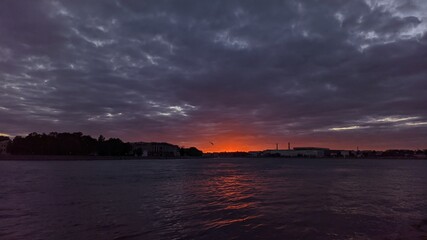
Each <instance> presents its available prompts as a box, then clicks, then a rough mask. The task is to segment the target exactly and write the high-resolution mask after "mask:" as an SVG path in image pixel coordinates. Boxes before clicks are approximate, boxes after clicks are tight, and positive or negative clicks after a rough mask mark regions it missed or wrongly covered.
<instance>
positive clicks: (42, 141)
mask: <svg viewBox="0 0 427 240" xmlns="http://www.w3.org/2000/svg"><path fill="white" fill-rule="evenodd" d="M130 150H131V145H130V144H129V143H124V142H123V141H122V140H120V139H118V138H110V139H108V140H106V139H105V138H104V137H103V136H102V135H101V136H99V138H98V139H95V138H92V137H91V136H88V135H83V133H81V132H75V133H57V132H51V133H49V134H45V133H43V134H39V133H35V132H34V133H31V134H29V135H28V136H26V137H20V136H17V137H15V138H14V139H13V140H12V141H11V142H10V143H9V146H8V152H9V153H11V154H14V155H18V154H19V155H74V156H79V155H80V156H81V155H99V156H125V155H128V154H129V152H130Z"/></svg>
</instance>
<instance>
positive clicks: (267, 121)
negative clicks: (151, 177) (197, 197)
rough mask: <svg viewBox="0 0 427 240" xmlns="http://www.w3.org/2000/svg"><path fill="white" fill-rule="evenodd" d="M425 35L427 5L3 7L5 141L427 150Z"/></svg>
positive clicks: (7, 0)
mask: <svg viewBox="0 0 427 240" xmlns="http://www.w3.org/2000/svg"><path fill="white" fill-rule="evenodd" d="M426 33H427V1H424V0H352V1H327V2H323V1H313V0H301V1H267V2H265V1H244V0H240V1H237V0H235V1H233V0H231V1H230V0H227V1H226V0H224V1H215V0H213V1H197V0H193V1H190V0H189V1H158V0H156V1H138V0H126V1H125V0H106V1H83V0H73V1H64V0H62V1H60V0H55V1H53V0H41V1H24V0H4V1H1V2H0V34H1V38H0V135H10V136H15V135H26V134H28V133H31V132H39V133H40V132H46V133H48V132H52V131H57V132H76V131H80V132H83V133H85V134H89V135H92V136H98V135H100V134H103V135H104V136H106V137H119V138H121V139H123V140H125V141H165V142H171V143H174V144H178V145H180V146H195V147H197V148H199V149H201V150H203V151H205V152H213V151H239V150H241V151H248V150H263V149H272V148H275V144H276V143H279V144H280V145H281V146H282V148H287V143H288V142H291V143H292V147H297V146H314V147H330V148H335V149H356V147H359V148H360V149H377V150H384V149H392V148H409V149H425V148H427V60H426V59H427V34H426ZM211 143H213V144H211Z"/></svg>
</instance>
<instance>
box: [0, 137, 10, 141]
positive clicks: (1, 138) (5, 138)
mask: <svg viewBox="0 0 427 240" xmlns="http://www.w3.org/2000/svg"><path fill="white" fill-rule="evenodd" d="M1 141H10V138H9V137H6V136H0V142H1Z"/></svg>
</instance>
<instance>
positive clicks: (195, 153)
mask: <svg viewBox="0 0 427 240" xmlns="http://www.w3.org/2000/svg"><path fill="white" fill-rule="evenodd" d="M179 151H180V154H181V156H188V157H201V156H203V152H202V151H200V150H199V149H197V148H195V147H190V148H180V149H179Z"/></svg>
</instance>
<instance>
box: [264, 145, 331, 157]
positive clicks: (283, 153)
mask: <svg viewBox="0 0 427 240" xmlns="http://www.w3.org/2000/svg"><path fill="white" fill-rule="evenodd" d="M329 151H330V149H329V148H315V147H297V148H294V149H292V150H291V149H289V148H288V149H287V150H280V149H276V150H265V151H263V152H262V155H263V156H277V157H314V158H320V157H325V156H327V155H328V153H329Z"/></svg>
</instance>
